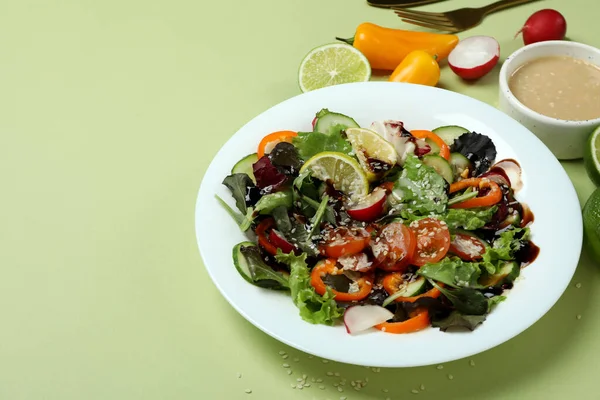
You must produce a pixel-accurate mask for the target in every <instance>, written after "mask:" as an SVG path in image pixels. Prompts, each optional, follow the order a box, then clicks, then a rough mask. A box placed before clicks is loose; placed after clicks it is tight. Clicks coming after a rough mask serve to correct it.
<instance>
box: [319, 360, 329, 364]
mask: <svg viewBox="0 0 600 400" xmlns="http://www.w3.org/2000/svg"><path fill="white" fill-rule="evenodd" d="M321 361H323V364H327V363H328V362H329V360H321Z"/></svg>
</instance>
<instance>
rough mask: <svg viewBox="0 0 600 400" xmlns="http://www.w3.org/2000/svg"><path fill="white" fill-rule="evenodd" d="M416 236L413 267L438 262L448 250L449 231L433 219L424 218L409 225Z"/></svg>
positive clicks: (442, 223) (443, 224) (445, 226)
mask: <svg viewBox="0 0 600 400" xmlns="http://www.w3.org/2000/svg"><path fill="white" fill-rule="evenodd" d="M410 229H411V230H412V231H413V232H414V233H415V235H416V236H417V249H416V251H415V254H414V256H413V259H412V263H413V265H416V266H417V267H422V266H423V265H425V264H428V263H435V262H438V261H440V260H441V259H442V258H444V257H445V256H446V253H448V249H449V248H450V231H449V230H448V226H447V225H446V223H445V222H441V221H439V220H437V219H435V218H424V219H420V220H418V221H414V222H412V223H411V224H410Z"/></svg>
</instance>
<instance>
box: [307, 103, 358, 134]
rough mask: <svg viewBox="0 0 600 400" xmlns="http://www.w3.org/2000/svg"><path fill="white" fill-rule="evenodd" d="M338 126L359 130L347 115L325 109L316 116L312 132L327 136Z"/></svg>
mask: <svg viewBox="0 0 600 400" xmlns="http://www.w3.org/2000/svg"><path fill="white" fill-rule="evenodd" d="M339 125H341V126H342V127H343V129H347V128H360V126H359V125H358V124H357V123H356V121H355V120H353V119H352V118H350V117H348V116H347V115H344V114H340V113H335V112H330V111H329V110H327V109H325V110H321V111H320V112H319V113H318V114H317V123H316V124H315V128H314V131H315V132H321V133H324V134H326V135H329V134H330V133H333V132H335V127H336V126H339Z"/></svg>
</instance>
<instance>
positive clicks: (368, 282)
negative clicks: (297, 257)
mask: <svg viewBox="0 0 600 400" xmlns="http://www.w3.org/2000/svg"><path fill="white" fill-rule="evenodd" d="M336 264H337V262H336V260H335V259H334V258H328V259H326V260H325V261H322V262H320V263H319V264H317V265H316V266H315V267H314V268H313V270H312V273H311V276H310V284H311V285H312V287H313V288H315V292H317V293H318V294H320V295H321V296H323V295H324V294H325V293H326V292H327V285H326V284H325V282H323V277H324V276H325V275H327V274H331V275H341V274H343V273H344V271H343V270H341V269H338V268H336ZM374 280H375V277H374V276H373V274H365V275H363V276H362V277H360V278H359V279H358V280H357V281H356V283H358V292H355V293H344V292H338V291H337V290H335V289H331V291H332V292H333V294H334V295H335V297H334V299H335V300H337V301H358V300H362V299H364V298H365V297H367V296H368V295H369V293H371V289H372V288H373V281H374Z"/></svg>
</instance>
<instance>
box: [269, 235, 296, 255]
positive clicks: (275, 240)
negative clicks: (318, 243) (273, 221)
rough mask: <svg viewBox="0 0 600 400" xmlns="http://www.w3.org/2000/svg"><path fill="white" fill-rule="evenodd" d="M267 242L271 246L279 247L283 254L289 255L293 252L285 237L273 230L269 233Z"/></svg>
mask: <svg viewBox="0 0 600 400" xmlns="http://www.w3.org/2000/svg"><path fill="white" fill-rule="evenodd" d="M269 242H271V244H273V246H275V247H279V248H280V249H281V251H283V252H284V253H291V252H292V251H294V250H295V247H294V245H293V244H291V243H290V242H288V241H287V240H286V239H285V236H283V235H282V234H281V232H278V231H277V230H275V229H272V230H271V232H270V233H269Z"/></svg>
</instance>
